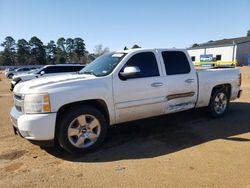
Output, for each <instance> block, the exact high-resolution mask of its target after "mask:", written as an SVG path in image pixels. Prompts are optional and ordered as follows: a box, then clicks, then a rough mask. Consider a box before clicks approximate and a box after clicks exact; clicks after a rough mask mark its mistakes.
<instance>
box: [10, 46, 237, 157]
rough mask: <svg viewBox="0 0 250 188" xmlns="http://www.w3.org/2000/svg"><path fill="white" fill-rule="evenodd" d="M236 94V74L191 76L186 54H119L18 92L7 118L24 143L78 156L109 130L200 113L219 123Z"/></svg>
mask: <svg viewBox="0 0 250 188" xmlns="http://www.w3.org/2000/svg"><path fill="white" fill-rule="evenodd" d="M240 86H241V73H240V69H239V68H223V69H220V68H217V69H203V70H195V69H194V66H193V63H192V61H191V59H190V57H189V55H188V53H187V51H186V50H181V49H133V50H123V51H117V52H112V53H109V54H105V55H103V56H101V57H99V58H97V59H96V60H94V61H93V62H92V63H90V64H89V65H87V66H86V67H85V68H84V69H82V70H81V71H80V72H79V73H78V74H71V75H70V74H68V75H61V76H53V77H47V78H40V79H36V80H31V81H28V82H24V83H20V84H18V85H17V86H16V87H15V89H14V96H13V99H14V105H13V107H12V110H11V112H10V117H11V121H12V124H13V126H14V130H15V132H16V133H19V134H20V135H21V136H22V137H23V138H26V139H28V140H30V141H31V142H33V143H35V144H38V145H39V144H40V145H42V144H45V145H46V144H47V146H49V144H52V143H53V142H56V143H59V144H58V145H60V146H61V147H62V148H63V149H65V150H66V151H68V152H72V153H79V152H80V153H81V152H86V151H90V150H93V149H94V148H96V147H97V146H98V145H100V144H101V143H102V142H103V140H104V138H105V135H106V134H107V131H108V127H109V126H110V125H115V124H118V123H123V122H128V121H133V120H138V119H142V118H148V117H153V116H159V115H164V114H170V113H176V112H180V111H184V110H189V109H192V108H200V107H207V109H208V110H209V112H210V114H211V115H212V116H213V117H216V118H218V117H222V116H223V115H224V114H225V113H226V111H227V109H228V106H229V102H230V101H231V100H235V99H236V98H239V97H240V95H241V89H240Z"/></svg>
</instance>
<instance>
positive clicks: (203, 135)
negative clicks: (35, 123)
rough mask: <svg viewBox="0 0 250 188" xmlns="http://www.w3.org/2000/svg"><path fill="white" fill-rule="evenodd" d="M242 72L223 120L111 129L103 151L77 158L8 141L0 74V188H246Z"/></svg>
mask: <svg viewBox="0 0 250 188" xmlns="http://www.w3.org/2000/svg"><path fill="white" fill-rule="evenodd" d="M241 71H242V73H243V86H242V87H243V90H244V93H243V96H242V98H240V99H238V100H236V101H234V102H232V103H231V104H230V108H229V111H228V113H227V114H226V116H225V117H223V118H221V119H212V118H210V117H209V116H208V114H207V112H206V110H205V109H199V110H190V111H187V112H181V113H178V114H173V115H168V116H162V117H158V118H150V119H147V120H141V121H137V122H132V123H128V124H125V125H118V126H114V127H112V128H111V129H110V131H109V134H108V136H107V139H106V140H105V143H104V144H103V146H102V147H101V148H100V149H98V150H97V151H95V152H93V153H89V154H86V155H78V156H71V155H69V154H67V153H64V152H63V151H62V150H59V149H55V148H50V149H46V150H45V149H41V148H40V147H38V146H35V145H32V144H31V143H29V142H28V141H26V140H24V139H22V138H20V137H18V136H15V135H14V134H13V130H12V127H11V123H10V120H9V111H10V109H11V106H12V96H11V93H10V92H9V91H8V90H9V84H10V81H9V80H7V79H4V78H3V75H1V81H0V187H32V186H37V187H57V186H65V187H73V186H74V187H118V186H119V187H182V188H183V187H227V188H228V187H233V188H235V187H237V188H238V187H248V188H250V67H243V68H241Z"/></svg>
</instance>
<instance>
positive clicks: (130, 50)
mask: <svg viewBox="0 0 250 188" xmlns="http://www.w3.org/2000/svg"><path fill="white" fill-rule="evenodd" d="M145 50H148V51H154V50H166V51H186V49H183V48H134V49H128V50H118V51H115V52H117V53H130V52H135V51H145Z"/></svg>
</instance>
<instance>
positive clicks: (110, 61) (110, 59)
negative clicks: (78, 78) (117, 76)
mask: <svg viewBox="0 0 250 188" xmlns="http://www.w3.org/2000/svg"><path fill="white" fill-rule="evenodd" d="M125 55H126V54H125V53H116V52H113V53H109V54H105V55H102V56H100V57H98V58H97V59H95V60H94V61H93V62H92V63H90V64H88V65H87V66H86V67H85V68H83V69H82V70H81V71H80V72H79V74H92V75H95V76H106V75H108V74H110V73H111V72H112V71H113V70H114V68H115V67H116V66H117V65H118V63H119V62H120V61H121V60H122V59H123V58H124V56H125Z"/></svg>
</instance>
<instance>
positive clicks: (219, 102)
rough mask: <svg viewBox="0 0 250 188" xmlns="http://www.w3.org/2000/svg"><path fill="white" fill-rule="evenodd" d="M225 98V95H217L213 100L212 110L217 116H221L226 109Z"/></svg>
mask: <svg viewBox="0 0 250 188" xmlns="http://www.w3.org/2000/svg"><path fill="white" fill-rule="evenodd" d="M227 103H228V100H227V96H226V95H225V93H218V94H217V95H216V97H215V99H214V110H215V112H216V113H217V114H223V113H224V111H225V110H226V108H227Z"/></svg>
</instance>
